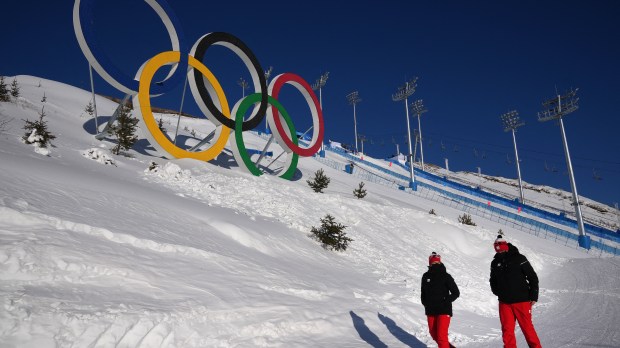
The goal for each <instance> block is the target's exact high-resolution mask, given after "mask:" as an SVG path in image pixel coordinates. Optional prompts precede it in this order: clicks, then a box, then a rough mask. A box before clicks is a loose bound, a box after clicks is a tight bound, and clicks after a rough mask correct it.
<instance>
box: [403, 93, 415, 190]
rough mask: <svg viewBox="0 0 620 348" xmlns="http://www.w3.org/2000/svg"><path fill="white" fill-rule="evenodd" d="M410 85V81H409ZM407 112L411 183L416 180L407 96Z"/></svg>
mask: <svg viewBox="0 0 620 348" xmlns="http://www.w3.org/2000/svg"><path fill="white" fill-rule="evenodd" d="M407 86H409V83H407ZM405 112H406V113H407V137H408V139H409V178H410V179H411V183H414V182H415V177H414V176H413V149H412V148H411V130H410V128H409V104H408V103H407V98H405Z"/></svg>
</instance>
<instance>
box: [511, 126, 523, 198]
mask: <svg viewBox="0 0 620 348" xmlns="http://www.w3.org/2000/svg"><path fill="white" fill-rule="evenodd" d="M512 142H513V144H514V146H515V162H517V176H518V177H519V196H520V197H521V204H523V203H525V198H524V197H523V183H522V181H521V166H520V165H519V153H518V152H517V137H516V136H515V130H514V128H513V129H512Z"/></svg>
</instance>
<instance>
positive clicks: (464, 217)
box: [459, 213, 476, 226]
mask: <svg viewBox="0 0 620 348" xmlns="http://www.w3.org/2000/svg"><path fill="white" fill-rule="evenodd" d="M459 222H460V223H462V224H463V225H470V226H476V224H475V223H474V221H473V220H472V219H471V215H469V214H465V213H463V215H461V216H459Z"/></svg>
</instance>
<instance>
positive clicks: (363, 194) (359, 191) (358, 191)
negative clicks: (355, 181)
mask: <svg viewBox="0 0 620 348" xmlns="http://www.w3.org/2000/svg"><path fill="white" fill-rule="evenodd" d="M353 195H354V196H355V197H357V199H362V198H364V197H366V189H364V182H363V181H362V182H360V186H359V187H358V188H356V189H355V190H353Z"/></svg>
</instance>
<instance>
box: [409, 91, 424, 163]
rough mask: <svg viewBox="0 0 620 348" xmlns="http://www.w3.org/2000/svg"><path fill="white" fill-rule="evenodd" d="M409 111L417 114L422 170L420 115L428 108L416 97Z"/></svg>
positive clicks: (422, 149) (422, 148) (422, 154)
mask: <svg viewBox="0 0 620 348" xmlns="http://www.w3.org/2000/svg"><path fill="white" fill-rule="evenodd" d="M410 107H411V111H413V112H415V113H416V114H417V115H418V134H419V135H420V159H421V162H422V170H424V146H423V145H422V124H421V123H420V116H422V114H423V113H425V112H427V111H428V110H427V109H426V108H424V104H423V101H422V99H418V100H416V101H414V102H413V103H411V105H410Z"/></svg>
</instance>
